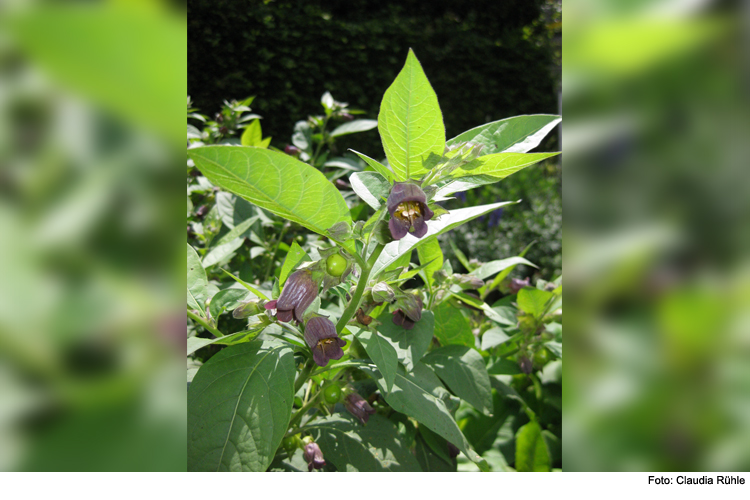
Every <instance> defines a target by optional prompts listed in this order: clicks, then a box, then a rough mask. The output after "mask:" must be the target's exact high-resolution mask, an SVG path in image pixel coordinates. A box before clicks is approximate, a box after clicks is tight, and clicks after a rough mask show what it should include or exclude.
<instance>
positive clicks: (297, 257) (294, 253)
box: [279, 241, 311, 286]
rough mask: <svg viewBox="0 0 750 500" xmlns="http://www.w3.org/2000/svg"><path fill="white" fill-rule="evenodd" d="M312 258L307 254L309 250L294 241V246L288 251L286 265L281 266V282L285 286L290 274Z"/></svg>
mask: <svg viewBox="0 0 750 500" xmlns="http://www.w3.org/2000/svg"><path fill="white" fill-rule="evenodd" d="M310 260H311V259H310V257H309V256H308V255H307V252H305V251H304V250H303V249H302V247H301V246H299V245H298V244H297V242H296V241H293V242H292V247H291V248H290V249H289V251H288V252H287V254H286V259H284V265H282V266H281V274H280V275H279V284H280V285H281V286H283V285H284V283H286V279H287V278H288V277H289V275H290V274H292V272H293V271H294V270H295V269H296V268H297V266H298V265H300V264H301V263H303V262H309V261H310Z"/></svg>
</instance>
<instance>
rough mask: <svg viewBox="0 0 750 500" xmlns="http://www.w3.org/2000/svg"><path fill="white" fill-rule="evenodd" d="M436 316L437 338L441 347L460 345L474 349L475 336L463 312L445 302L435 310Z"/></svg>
mask: <svg viewBox="0 0 750 500" xmlns="http://www.w3.org/2000/svg"><path fill="white" fill-rule="evenodd" d="M433 313H434V314H435V337H437V339H438V342H440V345H442V346H446V345H449V344H459V345H464V346H467V347H474V334H473V333H471V325H470V324H469V320H467V319H466V318H465V317H464V315H463V314H461V311H459V310H458V309H456V308H455V307H453V306H452V305H451V304H450V303H449V302H443V303H442V304H440V305H439V306H437V307H436V308H434V309H433Z"/></svg>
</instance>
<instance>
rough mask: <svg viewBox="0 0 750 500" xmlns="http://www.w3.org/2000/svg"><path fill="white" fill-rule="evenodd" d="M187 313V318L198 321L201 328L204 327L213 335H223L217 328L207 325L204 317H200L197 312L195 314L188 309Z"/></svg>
mask: <svg viewBox="0 0 750 500" xmlns="http://www.w3.org/2000/svg"><path fill="white" fill-rule="evenodd" d="M187 315H188V318H190V319H192V320H193V321H195V322H196V323H198V324H199V325H201V326H202V327H203V328H205V329H206V330H208V331H209V332H211V333H213V334H214V337H223V336H224V334H223V333H221V332H220V331H219V330H217V329H216V328H214V327H213V326H211V325H209V324H208V322H207V321H206V320H205V319H203V318H201V317H200V316H198V315H197V314H195V313H194V312H193V311H188V312H187Z"/></svg>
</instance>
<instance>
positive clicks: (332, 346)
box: [305, 316, 346, 366]
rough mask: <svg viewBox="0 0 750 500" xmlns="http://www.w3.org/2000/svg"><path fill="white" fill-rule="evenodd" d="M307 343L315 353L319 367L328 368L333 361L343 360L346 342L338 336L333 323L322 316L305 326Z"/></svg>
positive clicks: (314, 356)
mask: <svg viewBox="0 0 750 500" xmlns="http://www.w3.org/2000/svg"><path fill="white" fill-rule="evenodd" d="M305 342H307V345H308V347H309V348H310V350H311V351H312V353H313V360H314V361H315V364H317V365H318V366H326V365H327V364H328V361H329V360H331V359H341V358H342V357H343V356H344V351H343V349H341V348H342V347H344V346H345V345H346V340H343V339H340V338H339V336H338V335H337V334H336V327H335V326H334V324H333V322H332V321H331V320H330V319H328V318H324V317H322V316H315V317H312V318H310V319H309V320H308V321H307V324H305Z"/></svg>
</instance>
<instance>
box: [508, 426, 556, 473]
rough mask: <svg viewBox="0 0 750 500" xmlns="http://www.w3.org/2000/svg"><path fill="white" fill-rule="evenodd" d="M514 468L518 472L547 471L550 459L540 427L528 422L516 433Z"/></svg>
mask: <svg viewBox="0 0 750 500" xmlns="http://www.w3.org/2000/svg"><path fill="white" fill-rule="evenodd" d="M516 470H517V471H518V472H549V471H550V461H549V451H548V450H547V444H546V443H545V442H544V437H543V436H542V428H541V427H539V424H538V423H537V422H529V423H528V424H526V425H524V426H523V427H521V428H520V429H518V433H517V434H516Z"/></svg>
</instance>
